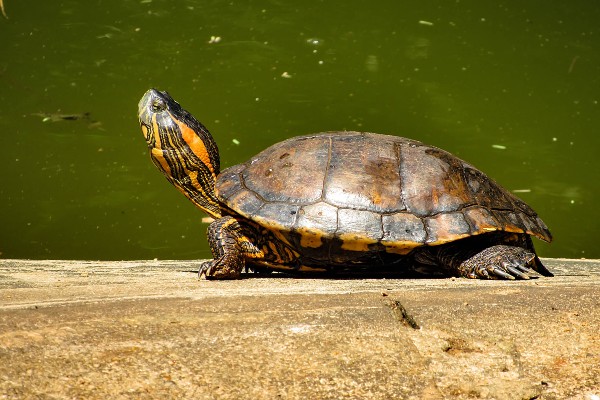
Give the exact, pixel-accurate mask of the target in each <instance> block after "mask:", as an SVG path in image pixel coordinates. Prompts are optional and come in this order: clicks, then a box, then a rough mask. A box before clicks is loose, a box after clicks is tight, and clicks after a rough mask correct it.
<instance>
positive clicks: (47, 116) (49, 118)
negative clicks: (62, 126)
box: [31, 112, 90, 122]
mask: <svg viewBox="0 0 600 400" xmlns="http://www.w3.org/2000/svg"><path fill="white" fill-rule="evenodd" d="M31 115H35V116H36V117H42V122H58V121H77V120H79V119H90V113H89V112H85V113H81V114H52V113H34V114H31Z"/></svg>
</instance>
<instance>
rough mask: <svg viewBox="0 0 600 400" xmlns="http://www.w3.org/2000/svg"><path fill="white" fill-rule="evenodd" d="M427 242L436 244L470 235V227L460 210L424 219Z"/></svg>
mask: <svg viewBox="0 0 600 400" xmlns="http://www.w3.org/2000/svg"><path fill="white" fill-rule="evenodd" d="M425 229H426V230H427V244H428V245H438V244H444V243H448V242H451V241H454V240H458V239H462V238H465V237H467V236H470V235H471V227H470V226H469V224H468V223H467V220H466V219H465V216H464V215H463V213H462V212H453V213H446V214H438V215H435V216H433V217H431V218H426V219H425Z"/></svg>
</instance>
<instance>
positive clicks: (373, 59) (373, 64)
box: [365, 54, 379, 72]
mask: <svg viewBox="0 0 600 400" xmlns="http://www.w3.org/2000/svg"><path fill="white" fill-rule="evenodd" d="M365 67H366V68H367V71H370V72H377V71H379V59H378V58H377V56H376V55H373V54H370V55H368V56H367V60H366V61H365Z"/></svg>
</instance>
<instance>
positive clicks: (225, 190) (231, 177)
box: [215, 165, 244, 203]
mask: <svg viewBox="0 0 600 400" xmlns="http://www.w3.org/2000/svg"><path fill="white" fill-rule="evenodd" d="M243 169H244V166H243V165H234V166H233V167H230V168H227V169H225V170H223V171H221V173H220V174H219V176H217V183H216V185H215V190H216V192H217V198H218V199H219V200H221V201H222V202H224V203H227V202H228V201H229V199H230V198H231V197H232V196H233V195H234V194H236V193H237V192H239V191H240V190H242V186H241V181H240V175H239V174H240V172H241V171H242V170H243Z"/></svg>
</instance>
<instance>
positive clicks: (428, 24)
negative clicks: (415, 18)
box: [419, 20, 433, 26]
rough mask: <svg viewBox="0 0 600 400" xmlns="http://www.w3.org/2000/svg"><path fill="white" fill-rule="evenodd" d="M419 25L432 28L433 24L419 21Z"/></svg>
mask: <svg viewBox="0 0 600 400" xmlns="http://www.w3.org/2000/svg"><path fill="white" fill-rule="evenodd" d="M419 24H420V25H426V26H433V22H430V21H425V20H420V21H419Z"/></svg>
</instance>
